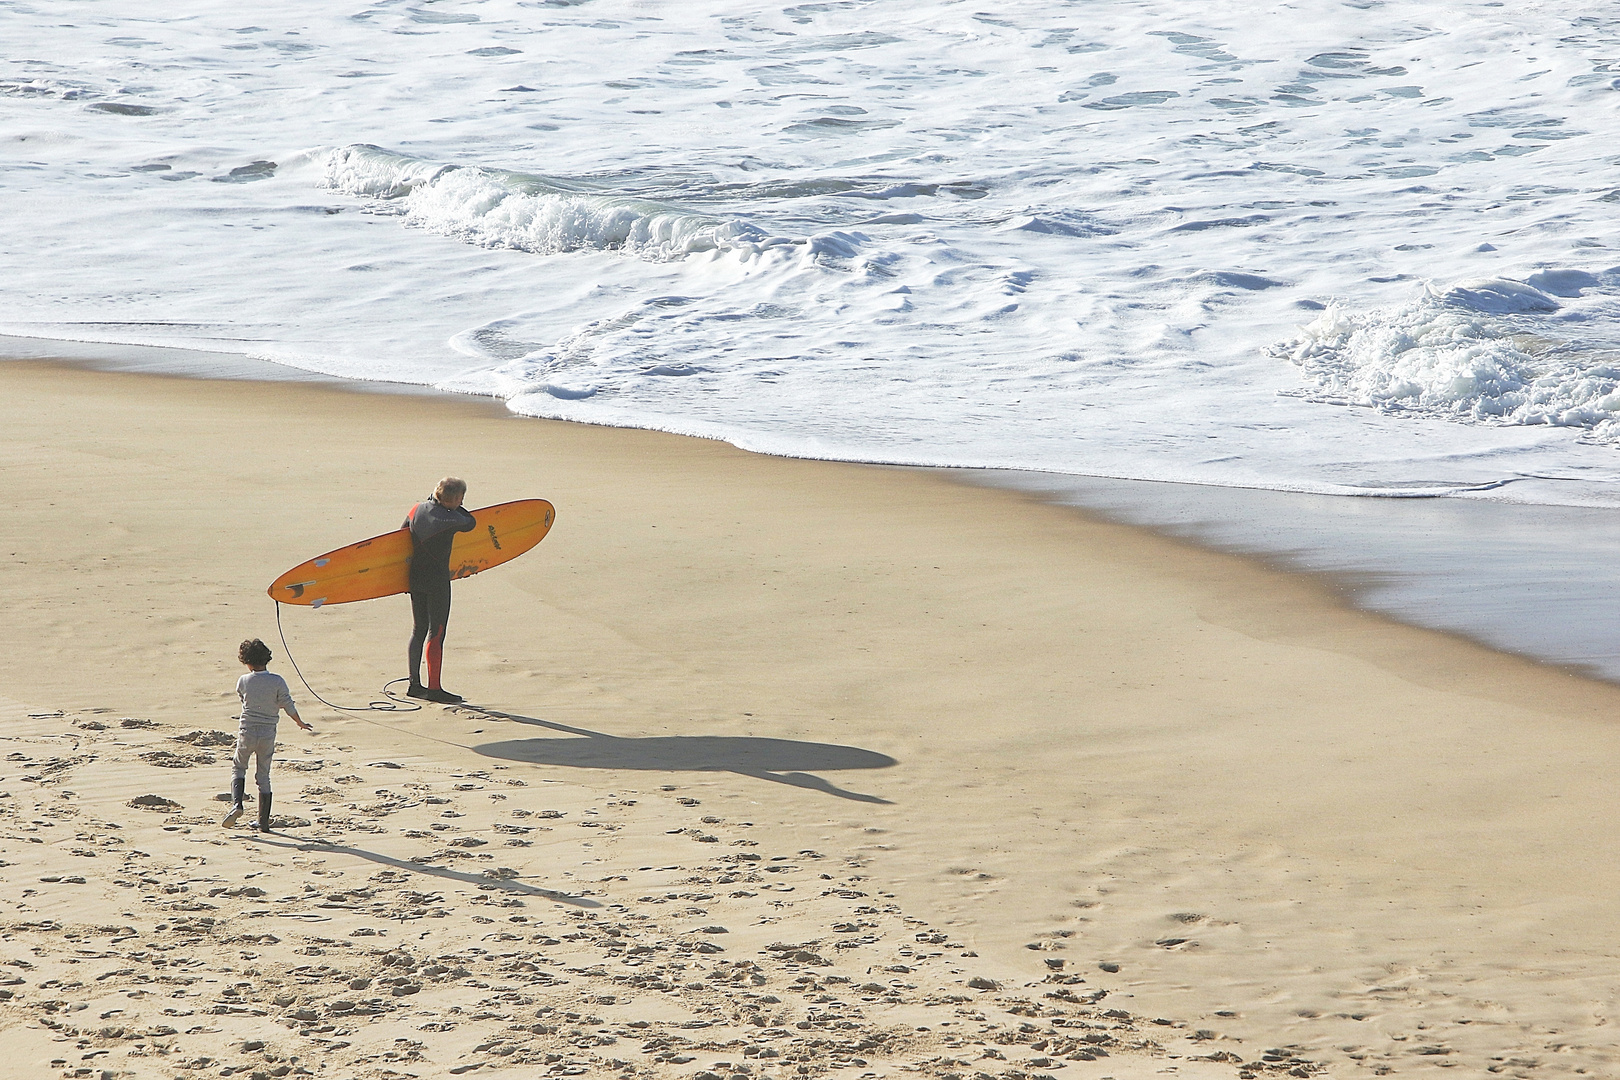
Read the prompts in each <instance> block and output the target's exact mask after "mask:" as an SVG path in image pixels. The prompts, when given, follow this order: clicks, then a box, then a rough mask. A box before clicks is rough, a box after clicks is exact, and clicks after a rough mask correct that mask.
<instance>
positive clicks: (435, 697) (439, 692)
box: [422, 687, 467, 705]
mask: <svg viewBox="0 0 1620 1080" xmlns="http://www.w3.org/2000/svg"><path fill="white" fill-rule="evenodd" d="M422 696H423V697H425V698H427V699H428V700H429V701H436V702H438V703H439V704H440V705H460V704H461V703H462V702H463V701H466V700H467V699H466V698H464V697H462V696H461V695H460V694H452V693H451V692H450V691H448V690H444V689H440V688H439V687H434V688H433V689H431V690H428V691H427V692H426V693H424V694H423V695H422Z"/></svg>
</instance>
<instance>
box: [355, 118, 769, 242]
mask: <svg viewBox="0 0 1620 1080" xmlns="http://www.w3.org/2000/svg"><path fill="white" fill-rule="evenodd" d="M325 184H326V186H327V187H328V188H330V189H332V190H335V191H340V192H343V193H345V194H348V195H357V196H363V197H370V198H374V199H380V200H385V201H387V202H392V203H395V204H396V207H397V212H399V213H400V214H402V215H403V216H404V217H405V219H406V221H407V222H408V223H409V224H411V225H416V226H418V227H421V228H424V229H428V230H431V231H433V232H437V233H441V234H443V235H446V236H453V237H455V238H456V239H458V240H462V241H465V242H467V243H472V244H477V245H479V246H480V247H489V248H512V249H516V250H519V251H528V252H534V253H536V254H542V255H552V254H558V253H561V252H567V251H580V250H599V251H627V252H632V253H635V254H639V255H643V256H647V257H652V258H680V257H682V256H685V255H689V254H692V253H694V252H700V251H728V250H738V249H741V250H745V251H757V250H759V249H762V248H766V247H772V246H775V245H776V244H785V243H790V242H791V241H788V240H786V239H783V238H771V237H767V236H765V234H764V233H762V232H761V231H760V230H758V229H756V228H754V227H753V226H751V225H749V224H747V223H745V222H740V221H734V220H731V221H727V220H721V219H719V218H714V217H709V216H707V215H703V214H697V213H693V212H691V211H687V210H683V209H680V208H679V207H674V206H666V205H663V204H660V203H655V202H651V201H647V200H643V199H636V198H631V197H628V196H624V195H620V194H616V193H613V192H604V191H596V190H591V189H590V187H589V186H588V185H587V184H586V183H584V182H582V181H575V180H568V179H562V178H557V177H546V176H537V175H532V174H527V173H518V172H507V171H500V170H494V169H486V168H482V167H480V166H474V165H450V164H444V163H439V162H431V161H423V160H421V159H419V158H412V157H406V156H405V155H403V154H394V153H391V152H389V151H387V150H383V149H381V148H379V147H376V146H370V145H365V144H356V145H352V146H344V147H340V148H338V149H336V150H333V151H332V152H331V153H330V154H329V155H328V156H327V159H326V175H325Z"/></svg>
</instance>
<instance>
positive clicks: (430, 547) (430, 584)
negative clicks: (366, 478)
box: [400, 499, 478, 690]
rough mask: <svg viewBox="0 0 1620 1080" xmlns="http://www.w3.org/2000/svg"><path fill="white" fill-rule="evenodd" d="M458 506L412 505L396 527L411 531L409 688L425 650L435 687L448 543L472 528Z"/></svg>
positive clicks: (418, 679)
mask: <svg viewBox="0 0 1620 1080" xmlns="http://www.w3.org/2000/svg"><path fill="white" fill-rule="evenodd" d="M477 524H478V523H477V522H476V521H474V520H473V516H472V515H471V514H469V513H468V512H467V511H466V510H463V509H461V508H459V507H458V508H456V509H451V508H450V507H448V506H441V505H440V504H438V503H436V502H434V501H433V500H432V499H429V500H427V501H426V502H421V503H417V504H416V505H415V506H413V507H411V512H410V513H408V514H406V515H405V523H404V524H403V525H401V526H400V528H402V529H409V530H411V549H412V552H411V579H410V580H411V618H412V620H413V625H412V627H411V644H410V650H409V656H410V661H411V686H412V687H418V686H421V685H423V684H422V650H423V647H424V646H426V648H427V661H428V682H427V686H428V687H429V688H430V689H434V690H437V689H439V671H440V665H441V664H442V663H443V661H444V632H445V628H446V626H447V625H448V624H449V622H450V545H451V544H453V543H454V542H455V539H456V533H462V532H471V531H472V530H473V529H474V528H476V527H477Z"/></svg>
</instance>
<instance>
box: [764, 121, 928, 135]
mask: <svg viewBox="0 0 1620 1080" xmlns="http://www.w3.org/2000/svg"><path fill="white" fill-rule="evenodd" d="M899 126H900V121H898V120H850V119H847V118H845V117H842V116H818V117H816V118H815V119H814V120H805V121H801V122H800V123H797V124H789V125H788V126H787V127H785V128H783V129H782V130H783V131H802V132H808V133H810V134H819V135H840V134H845V133H853V132H861V131H881V130H883V129H885V128H892V127H899Z"/></svg>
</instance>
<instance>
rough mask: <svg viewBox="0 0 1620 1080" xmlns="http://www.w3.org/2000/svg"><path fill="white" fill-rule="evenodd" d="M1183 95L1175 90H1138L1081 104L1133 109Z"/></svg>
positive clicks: (1110, 108)
mask: <svg viewBox="0 0 1620 1080" xmlns="http://www.w3.org/2000/svg"><path fill="white" fill-rule="evenodd" d="M1180 96H1181V95H1180V94H1178V93H1177V92H1176V91H1174V90H1137V91H1134V92H1133V93H1129V94H1119V95H1116V96H1114V97H1110V98H1103V99H1102V100H1101V101H1092V102H1088V103H1087V104H1085V105H1083V106H1081V107H1082V108H1086V109H1103V110H1113V109H1131V108H1136V107H1137V106H1141V105H1163V104H1164V103H1165V102H1167V101H1169V100H1170V99H1171V98H1178V97H1180Z"/></svg>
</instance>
